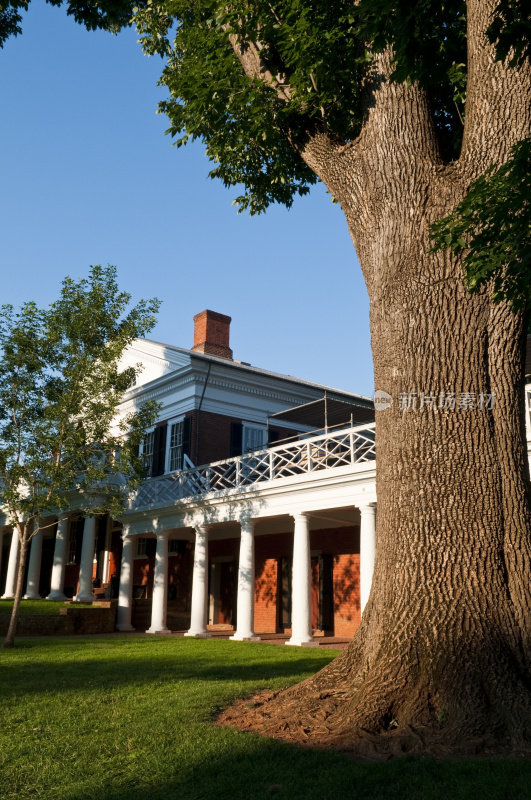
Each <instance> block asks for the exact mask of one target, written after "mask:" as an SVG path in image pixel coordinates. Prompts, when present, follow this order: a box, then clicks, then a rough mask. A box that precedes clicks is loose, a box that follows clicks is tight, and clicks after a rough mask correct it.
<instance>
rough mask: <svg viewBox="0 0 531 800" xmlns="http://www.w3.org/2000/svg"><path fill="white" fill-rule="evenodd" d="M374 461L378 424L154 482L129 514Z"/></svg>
mask: <svg viewBox="0 0 531 800" xmlns="http://www.w3.org/2000/svg"><path fill="white" fill-rule="evenodd" d="M375 458H376V453H375V449H374V423H372V424H370V425H363V426H359V427H357V428H347V429H343V430H341V431H335V432H334V433H328V434H321V435H320V436H312V437H310V438H308V439H301V440H299V441H297V442H291V443H290V444H285V445H276V446H275V447H270V448H269V449H268V450H257V451H255V452H253V453H248V454H247V455H243V456H238V457H236V458H229V459H227V460H225V461H216V462H214V463H212V464H205V465H204V466H201V467H194V468H193V469H185V470H180V471H179V472H173V473H172V474H171V475H163V476H161V477H160V478H151V479H149V480H146V481H145V482H144V483H143V484H142V486H141V487H140V488H139V489H138V490H137V491H136V492H135V493H134V494H133V495H132V496H131V498H130V502H129V510H130V511H136V510H138V509H140V508H147V507H151V508H152V507H155V508H157V507H164V506H168V505H172V504H173V503H175V502H176V501H178V500H182V499H184V498H185V497H195V496H200V495H202V494H207V493H208V492H217V491H229V490H233V489H239V488H242V487H246V486H253V485H256V484H258V483H262V482H264V481H274V480H277V479H278V478H289V477H291V476H295V475H305V474H307V473H313V472H318V471H319V470H324V469H333V468H335V467H348V466H352V467H354V465H355V464H361V463H363V462H366V461H374V459H375Z"/></svg>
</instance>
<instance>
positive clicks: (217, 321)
mask: <svg viewBox="0 0 531 800" xmlns="http://www.w3.org/2000/svg"><path fill="white" fill-rule="evenodd" d="M230 323H231V318H230V317H227V316H225V314H218V313H217V311H209V310H208V309H207V310H205V311H201V312H200V313H199V314H196V315H195V317H194V346H193V347H192V350H195V352H196V353H210V355H213V356H221V357H222V358H230V359H232V350H231V349H230V347H229V329H230Z"/></svg>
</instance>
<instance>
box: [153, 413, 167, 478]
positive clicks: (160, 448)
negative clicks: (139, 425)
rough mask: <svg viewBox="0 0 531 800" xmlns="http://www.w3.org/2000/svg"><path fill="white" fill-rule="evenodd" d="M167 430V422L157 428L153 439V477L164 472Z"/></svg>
mask: <svg viewBox="0 0 531 800" xmlns="http://www.w3.org/2000/svg"><path fill="white" fill-rule="evenodd" d="M167 430H168V426H167V425H166V424H164V425H160V426H159V427H157V428H155V437H154V441H153V466H152V468H151V475H152V477H156V476H157V475H163V474H164V467H165V463H164V462H165V460H166V432H167Z"/></svg>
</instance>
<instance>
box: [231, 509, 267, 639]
mask: <svg viewBox="0 0 531 800" xmlns="http://www.w3.org/2000/svg"><path fill="white" fill-rule="evenodd" d="M240 527H241V538H240V562H239V565H238V606H237V612H236V619H237V626H236V631H235V633H234V636H231V637H230V638H231V639H235V640H236V641H239V642H252V641H258V640H259V639H260V637H259V636H255V633H254V630H253V627H254V520H252V519H246V520H243V521H242V522H241V523H240Z"/></svg>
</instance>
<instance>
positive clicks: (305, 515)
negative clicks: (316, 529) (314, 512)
mask: <svg viewBox="0 0 531 800" xmlns="http://www.w3.org/2000/svg"><path fill="white" fill-rule="evenodd" d="M310 516H311V512H310V511H293V513H291V514H290V517H291V518H292V519H293V520H297V519H307V520H309V519H310Z"/></svg>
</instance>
